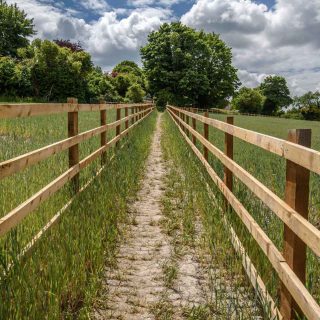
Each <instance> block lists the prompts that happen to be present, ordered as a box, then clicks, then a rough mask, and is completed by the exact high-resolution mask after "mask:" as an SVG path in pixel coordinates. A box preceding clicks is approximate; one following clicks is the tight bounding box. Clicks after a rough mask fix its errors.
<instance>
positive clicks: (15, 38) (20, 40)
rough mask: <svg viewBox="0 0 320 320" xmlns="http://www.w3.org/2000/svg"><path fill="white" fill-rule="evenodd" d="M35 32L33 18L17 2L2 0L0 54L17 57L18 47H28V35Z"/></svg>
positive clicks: (0, 6)
mask: <svg viewBox="0 0 320 320" xmlns="http://www.w3.org/2000/svg"><path fill="white" fill-rule="evenodd" d="M34 34H35V30H34V25H33V19H28V18H27V15H26V13H25V12H24V11H22V10H20V9H19V8H18V7H17V5H16V4H14V5H8V4H7V3H6V2H5V1H3V0H0V56H12V57H15V56H16V55H17V50H18V48H23V47H26V46H27V45H28V44H29V40H28V37H29V36H32V35H34Z"/></svg>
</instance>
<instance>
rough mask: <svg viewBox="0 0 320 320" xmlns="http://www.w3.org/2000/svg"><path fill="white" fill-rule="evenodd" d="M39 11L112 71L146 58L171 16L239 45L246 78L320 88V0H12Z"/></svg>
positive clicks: (56, 31) (46, 31)
mask: <svg viewBox="0 0 320 320" xmlns="http://www.w3.org/2000/svg"><path fill="white" fill-rule="evenodd" d="M7 2H8V3H14V2H15V3H17V4H18V6H19V7H20V8H22V9H23V10H24V11H25V12H26V13H27V14H28V16H29V17H30V18H34V23H35V27H36V29H37V31H38V33H37V35H36V37H38V38H42V39H50V40H53V39H58V38H59V39H61V38H62V39H70V40H72V41H80V42H81V43H82V44H83V46H84V48H85V49H86V50H87V51H89V52H90V53H91V55H92V58H93V61H94V63H95V64H97V65H100V66H101V67H102V68H103V69H104V70H105V71H110V70H112V68H113V66H115V65H116V64H117V63H119V62H121V61H122V60H124V59H129V60H134V61H136V62H137V63H139V64H140V63H141V62H140V56H139V49H140V47H141V46H143V45H144V44H145V43H146V41H147V36H148V34H149V33H150V32H151V31H153V30H157V29H158V28H159V26H160V25H161V24H162V23H164V22H170V21H181V22H182V23H184V24H186V25H188V26H190V27H192V28H195V29H198V30H200V29H203V30H205V31H207V32H215V33H219V34H220V35H221V38H222V39H223V40H224V41H225V42H226V43H227V44H228V45H229V46H230V47H231V48H232V52H233V64H234V65H235V67H236V68H238V75H239V78H240V80H241V82H242V84H243V85H245V86H249V87H255V86H257V85H259V83H260V82H261V81H263V79H264V78H265V77H266V76H268V75H275V74H278V75H282V76H285V77H286V79H287V81H288V85H289V88H290V90H291V92H292V95H301V94H303V93H305V92H307V91H309V90H312V91H314V90H320V55H319V49H320V36H319V34H320V0H305V1H303V0H255V1H254V0H158V1H156V0H66V1H62V0H7Z"/></svg>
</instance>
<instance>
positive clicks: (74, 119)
mask: <svg viewBox="0 0 320 320" xmlns="http://www.w3.org/2000/svg"><path fill="white" fill-rule="evenodd" d="M67 103H68V104H69V107H70V109H71V108H72V105H74V104H78V99H76V98H68V99H67ZM78 134H79V119H78V111H71V112H68V137H69V138H71V137H73V136H76V135H78ZM78 163H79V144H76V145H74V146H72V147H70V148H69V168H71V167H73V166H75V165H76V164H78ZM71 183H72V185H73V189H74V192H75V193H77V192H78V191H79V189H80V182H79V173H77V174H76V175H75V176H74V177H73V178H72V180H71Z"/></svg>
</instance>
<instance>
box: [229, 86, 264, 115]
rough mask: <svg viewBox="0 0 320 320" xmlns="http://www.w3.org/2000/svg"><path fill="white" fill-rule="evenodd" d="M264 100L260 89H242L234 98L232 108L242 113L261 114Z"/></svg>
mask: <svg viewBox="0 0 320 320" xmlns="http://www.w3.org/2000/svg"><path fill="white" fill-rule="evenodd" d="M264 100H265V98H264V96H263V95H262V94H261V92H260V91H259V90H258V89H251V88H247V87H242V88H241V89H240V90H239V92H238V93H237V94H236V95H235V97H234V98H233V100H232V106H233V108H234V109H237V110H239V111H240V112H241V113H261V111H262V106H263V102H264Z"/></svg>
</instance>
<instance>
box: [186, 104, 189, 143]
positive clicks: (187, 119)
mask: <svg viewBox="0 0 320 320" xmlns="http://www.w3.org/2000/svg"><path fill="white" fill-rule="evenodd" d="M188 111H189V112H190V110H188ZM186 123H187V125H190V117H189V116H187V115H186ZM187 136H188V138H190V131H189V129H187Z"/></svg>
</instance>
